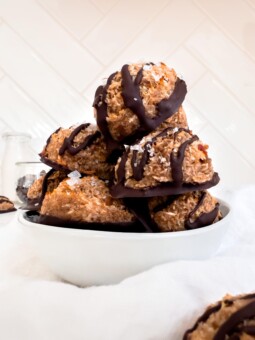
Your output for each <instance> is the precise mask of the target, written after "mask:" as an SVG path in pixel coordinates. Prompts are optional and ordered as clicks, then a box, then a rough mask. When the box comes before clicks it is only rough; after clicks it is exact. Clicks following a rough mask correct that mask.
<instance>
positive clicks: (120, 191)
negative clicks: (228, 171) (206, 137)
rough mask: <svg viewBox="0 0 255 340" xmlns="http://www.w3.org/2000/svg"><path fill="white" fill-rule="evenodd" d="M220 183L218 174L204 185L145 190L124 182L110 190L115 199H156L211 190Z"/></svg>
mask: <svg viewBox="0 0 255 340" xmlns="http://www.w3.org/2000/svg"><path fill="white" fill-rule="evenodd" d="M219 181H220V178H219V175H218V173H217V172H215V173H214V175H213V178H212V179H211V180H210V181H207V182H203V183H181V184H178V185H177V184H176V183H174V182H173V183H169V182H168V183H161V184H159V185H158V186H156V187H149V188H145V189H133V188H128V187H126V186H125V185H124V184H123V182H119V183H116V184H113V185H112V186H111V188H110V193H111V195H112V197H114V198H124V197H155V196H167V195H179V194H183V193H185V192H189V191H200V190H206V189H209V188H211V187H213V186H215V185H216V184H218V183H219Z"/></svg>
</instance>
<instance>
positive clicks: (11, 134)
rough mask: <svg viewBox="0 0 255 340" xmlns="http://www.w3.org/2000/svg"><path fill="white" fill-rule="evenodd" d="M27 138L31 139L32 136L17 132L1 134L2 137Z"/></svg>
mask: <svg viewBox="0 0 255 340" xmlns="http://www.w3.org/2000/svg"><path fill="white" fill-rule="evenodd" d="M16 136H19V137H28V138H32V136H31V135H30V134H29V133H26V132H18V131H8V132H4V133H3V134H2V137H4V138H5V137H16Z"/></svg>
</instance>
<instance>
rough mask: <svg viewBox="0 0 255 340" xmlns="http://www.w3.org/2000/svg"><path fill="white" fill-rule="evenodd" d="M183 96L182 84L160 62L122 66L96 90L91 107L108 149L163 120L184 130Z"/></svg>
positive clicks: (182, 82) (151, 129)
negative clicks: (93, 108) (93, 109)
mask: <svg viewBox="0 0 255 340" xmlns="http://www.w3.org/2000/svg"><path fill="white" fill-rule="evenodd" d="M186 93H187V88H186V84H185V82H184V81H183V80H181V79H179V78H178V77H177V74H176V72H175V70H174V69H170V68H169V67H167V66H166V65H165V64H164V63H158V64H153V63H147V64H145V63H140V64H131V65H124V66H123V67H122V69H121V71H120V72H116V73H114V74H112V75H111V76H110V77H109V78H108V80H107V83H106V85H105V86H99V87H98V89H97V91H96V94H95V100H94V104H93V106H94V107H95V111H96V119H97V124H98V127H99V129H100V131H101V132H102V134H103V135H104V137H105V140H106V143H107V145H108V147H109V148H110V149H114V147H116V145H118V143H123V144H132V143H134V142H135V141H136V140H137V139H140V138H141V137H143V136H144V135H146V134H148V133H149V132H151V131H153V130H155V129H156V128H157V127H158V126H159V125H160V124H161V123H162V122H164V121H166V120H168V122H169V123H170V124H172V126H173V127H187V119H186V114H185V112H184V110H183V108H182V107H181V104H182V102H183V100H184V98H185V95H186Z"/></svg>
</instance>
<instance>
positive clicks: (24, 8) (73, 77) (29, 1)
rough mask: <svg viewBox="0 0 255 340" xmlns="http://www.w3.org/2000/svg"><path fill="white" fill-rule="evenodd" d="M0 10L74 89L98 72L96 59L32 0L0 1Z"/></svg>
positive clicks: (5, 18) (80, 87) (91, 78)
mask: <svg viewBox="0 0 255 340" xmlns="http://www.w3.org/2000/svg"><path fill="white" fill-rule="evenodd" d="M0 13H2V16H3V18H4V20H5V21H7V22H8V24H9V25H11V26H12V27H13V28H14V29H15V31H17V32H18V34H19V35H20V36H21V37H22V38H23V39H24V40H25V41H26V42H28V43H29V44H30V45H31V46H32V47H33V49H34V50H36V51H37V52H38V53H39V54H41V55H42V56H43V58H45V60H47V62H49V64H50V65H51V66H52V67H53V68H54V69H55V70H56V71H57V72H58V73H59V74H60V75H61V76H62V77H63V78H65V79H66V80H67V81H68V82H70V83H71V84H72V85H73V86H74V87H75V88H76V89H77V90H82V89H84V88H85V87H86V84H88V83H89V82H90V81H91V80H93V79H94V77H95V75H96V74H97V73H98V72H99V71H100V69H101V67H100V64H99V63H98V62H97V61H96V60H95V58H93V57H92V56H91V54H90V53H89V52H88V51H87V50H86V49H85V48H83V47H82V46H81V45H80V44H79V43H78V42H77V41H75V40H74V39H73V38H72V37H71V36H70V35H69V34H68V33H67V32H66V31H65V30H64V29H63V28H62V27H60V26H59V25H58V24H57V23H56V22H55V21H54V20H53V19H52V18H51V17H50V16H49V15H48V14H47V13H46V12H45V11H44V10H43V9H42V8H41V6H39V5H38V4H37V3H35V1H34V0H22V1H17V0H8V1H0Z"/></svg>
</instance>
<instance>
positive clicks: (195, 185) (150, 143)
mask: <svg viewBox="0 0 255 340" xmlns="http://www.w3.org/2000/svg"><path fill="white" fill-rule="evenodd" d="M207 149H208V146H207V145H206V144H204V143H203V142H202V141H200V140H199V138H198V136H196V135H193V134H192V132H191V131H190V130H187V129H183V128H180V129H178V128H172V127H166V124H165V123H164V124H163V125H162V126H161V127H160V128H158V129H157V130H155V131H154V132H152V133H150V134H149V135H147V136H145V137H144V138H143V139H142V140H141V141H140V142H139V143H138V144H135V145H132V146H130V147H127V149H126V151H125V153H124V154H123V155H122V157H121V158H120V159H119V161H118V163H117V165H116V167H115V182H114V184H113V185H112V187H111V194H112V196H113V197H117V198H120V197H152V196H164V195H178V194H181V193H184V192H189V191H195V190H204V189H208V188H210V187H212V186H214V185H216V184H217V183H218V182H219V176H218V174H217V173H215V172H214V170H213V166H212V161H211V159H210V158H209V157H208V154H207Z"/></svg>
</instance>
